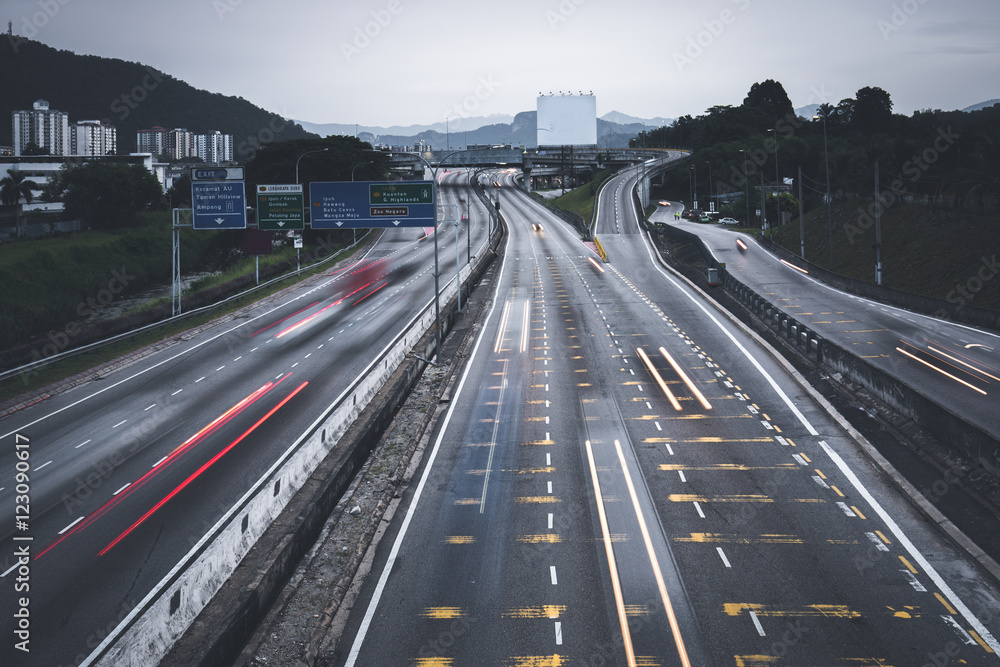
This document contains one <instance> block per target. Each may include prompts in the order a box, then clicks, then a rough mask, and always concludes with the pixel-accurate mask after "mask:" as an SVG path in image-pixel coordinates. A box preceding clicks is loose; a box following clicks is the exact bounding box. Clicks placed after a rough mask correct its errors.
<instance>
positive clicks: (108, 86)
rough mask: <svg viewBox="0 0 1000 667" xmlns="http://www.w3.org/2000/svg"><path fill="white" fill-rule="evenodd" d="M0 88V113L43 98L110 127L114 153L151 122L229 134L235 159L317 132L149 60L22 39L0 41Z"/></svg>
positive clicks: (5, 135) (3, 133) (0, 127)
mask: <svg viewBox="0 0 1000 667" xmlns="http://www.w3.org/2000/svg"><path fill="white" fill-rule="evenodd" d="M0 90H2V91H4V94H3V95H2V96H0V119H9V118H10V117H11V112H12V111H18V110H22V109H31V108H32V104H33V103H34V102H35V100H38V99H45V100H48V101H49V103H50V105H51V108H52V109H53V110H57V111H64V112H66V113H67V114H69V121H70V122H71V123H75V122H78V121H81V120H105V121H107V122H108V123H110V124H111V125H114V126H115V127H116V128H117V132H118V153H119V154H125V153H130V152H134V151H135V150H136V132H137V131H138V130H141V129H147V128H151V127H155V126H161V127H168V128H185V129H188V130H190V131H192V132H194V133H198V134H203V133H209V132H214V131H216V130H218V131H220V132H222V133H224V134H231V135H233V143H234V157H235V158H236V159H237V160H242V159H247V158H248V157H249V156H250V155H252V154H253V152H254V151H255V150H256V149H257V148H259V147H260V145H262V144H266V143H269V142H270V141H274V140H286V139H301V138H309V137H315V135H313V134H312V133H309V132H306V131H305V130H304V129H303V128H302V127H301V126H299V125H296V124H295V123H289V122H288V121H287V120H285V119H284V118H282V117H281V116H280V115H279V114H276V113H272V112H270V111H267V110H266V109H262V108H260V107H258V106H256V105H254V104H252V103H250V102H248V101H247V100H245V99H243V98H242V97H234V96H225V95H221V94H219V93H213V92H210V91H207V90H200V89H197V88H195V87H194V86H191V85H190V84H188V83H186V82H184V81H182V80H180V79H177V78H175V77H173V76H171V75H170V74H167V73H165V72H161V71H160V70H158V69H156V68H153V67H150V66H148V65H143V64H141V63H137V62H130V61H125V60H121V59H118V58H103V57H100V56H89V55H79V54H76V53H73V52H72V51H67V50H60V49H55V48H52V47H50V46H47V45H45V44H43V43H41V42H36V41H34V40H29V39H24V38H18V39H17V40H16V42H15V41H13V40H0ZM11 132H12V124H11V122H10V121H9V120H7V121H6V122H0V145H11V144H12V143H13V141H12V136H11Z"/></svg>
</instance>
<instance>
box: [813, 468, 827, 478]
mask: <svg viewBox="0 0 1000 667" xmlns="http://www.w3.org/2000/svg"><path fill="white" fill-rule="evenodd" d="M814 470H815V471H816V474H817V475H819V476H820V477H821V478H823V479H826V475H824V474H823V473H822V472H820V470H819V468H814Z"/></svg>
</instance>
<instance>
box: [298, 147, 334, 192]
mask: <svg viewBox="0 0 1000 667" xmlns="http://www.w3.org/2000/svg"><path fill="white" fill-rule="evenodd" d="M328 150H330V149H329V148H317V149H316V150H314V151H306V152H305V153H303V154H302V155H300V156H299V159H298V160H296V161H295V184H296V185H298V183H299V162H300V161H301V160H302V158H304V157H305V156H307V155H309V154H310V153H322V152H323V151H328Z"/></svg>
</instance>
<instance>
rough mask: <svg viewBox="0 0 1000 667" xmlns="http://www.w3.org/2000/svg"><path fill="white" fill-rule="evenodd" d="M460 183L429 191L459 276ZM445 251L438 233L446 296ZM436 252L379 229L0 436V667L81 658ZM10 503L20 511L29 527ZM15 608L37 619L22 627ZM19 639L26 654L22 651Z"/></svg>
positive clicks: (273, 450)
mask: <svg viewBox="0 0 1000 667" xmlns="http://www.w3.org/2000/svg"><path fill="white" fill-rule="evenodd" d="M467 183H468V175H467V174H464V173H458V172H450V173H448V174H446V175H443V176H442V186H441V187H440V188H439V190H438V191H439V203H442V204H448V205H456V206H458V205H460V206H461V209H462V212H464V211H465V209H466V205H465V204H460V203H459V197H460V196H461V197H463V198H467V201H469V202H471V207H470V211H471V218H472V225H471V231H472V237H471V240H470V239H468V238H467V235H466V229H467V228H468V227H469V226H468V225H463V228H462V234H461V238H460V240H459V243H458V252H459V256H460V260H461V262H462V263H463V264H464V263H465V262H466V261H467V250H468V248H469V246H470V245H471V248H472V252H473V254H475V253H477V252H480V251H481V249H482V247H483V246H484V243H485V240H486V230H487V224H488V222H487V216H486V212H485V209H484V208H483V207H482V205H481V204H480V203H479V202H478V200H476V199H475V197H474V195H472V192H471V190H469V189H468V187H467ZM192 233H197V232H192ZM455 238H456V232H455V226H454V225H450V224H449V225H442V226H441V231H440V238H439V245H440V247H439V254H440V261H441V273H442V276H441V287H442V288H444V286H445V285H446V284H447V283H448V281H449V280H454V277H455V253H456V249H455ZM433 247H434V244H433V238H431V237H425V235H424V230H423V229H414V228H405V229H393V230H385V232H384V234H382V235H381V237H380V238H379V240H378V241H377V243H376V244H375V245H374V247H373V248H371V249H370V250H369V251H368V252H367V253H366V254H365V256H364V257H362V258H360V259H359V260H358V261H357V262H356V263H354V264H352V265H351V266H350V267H348V268H346V269H341V270H339V271H337V272H333V271H328V272H327V274H325V275H321V276H319V277H318V278H316V279H313V280H309V281H305V282H304V283H303V284H302V285H301V286H300V287H298V288H296V289H293V290H287V291H285V292H284V293H283V294H282V295H281V296H280V297H275V298H271V299H267V300H265V301H263V302H261V303H259V304H257V305H256V306H253V307H250V308H247V309H244V310H242V311H240V312H239V313H238V314H237V315H236V316H235V317H233V318H230V317H227V318H221V319H220V320H217V321H216V322H215V323H213V324H212V325H208V326H204V327H201V328H200V329H197V330H194V331H191V332H189V333H188V334H186V335H184V336H180V337H177V338H176V340H175V341H174V343H173V344H172V345H169V346H166V347H165V348H164V349H162V350H160V351H158V352H155V353H153V354H151V355H148V356H145V357H142V358H140V359H138V360H137V361H135V362H134V363H132V364H129V365H126V366H124V367H122V368H120V369H118V370H116V371H114V372H111V373H109V374H107V375H105V376H103V377H102V378H100V379H99V380H96V379H95V380H94V381H91V382H87V383H85V384H83V385H81V386H78V387H76V388H75V389H72V390H69V391H66V392H63V393H59V394H56V395H54V396H52V397H50V398H49V399H47V400H45V401H43V402H41V403H38V404H36V405H33V406H31V407H28V408H26V409H23V410H21V411H19V412H16V413H14V414H12V415H10V416H8V417H7V418H5V419H4V420H3V421H2V422H0V443H2V444H0V480H2V481H0V543H2V545H3V547H2V552H0V587H2V590H3V594H2V596H0V614H2V617H3V621H0V629H2V632H0V636H2V637H3V638H4V639H3V642H2V644H0V664H3V665H46V666H49V665H68V664H79V663H80V662H82V661H83V660H84V659H85V658H86V656H87V655H88V654H89V653H90V652H91V650H92V649H93V648H94V647H96V646H97V644H98V643H99V642H100V641H101V640H102V639H103V638H104V637H105V636H106V635H107V634H108V633H109V632H110V631H111V630H112V629H113V628H114V627H115V626H116V625H117V624H118V623H119V621H120V620H121V619H122V618H124V617H125V615H126V614H128V612H129V611H131V609H132V608H133V607H134V606H135V605H136V604H137V603H138V602H139V601H140V600H141V599H142V598H143V597H144V596H145V595H146V593H147V592H148V591H150V590H151V589H152V588H153V587H154V586H155V585H156V584H157V582H159V581H160V580H161V579H162V578H163V577H164V576H165V575H166V574H167V573H168V572H169V571H170V569H171V568H172V567H173V566H174V565H175V564H176V563H178V562H179V561H180V560H181V559H182V557H183V556H184V555H185V554H186V553H187V552H188V551H189V550H190V549H191V548H192V546H193V545H195V544H196V543H197V542H198V540H199V539H200V538H201V537H202V536H203V535H204V534H205V533H206V532H207V531H208V530H209V529H210V528H211V527H212V526H213V525H214V524H215V523H216V521H217V520H218V519H219V518H220V517H221V516H222V515H223V514H225V512H226V511H227V510H228V509H229V508H230V507H231V506H232V505H233V504H234V503H236V502H237V501H238V500H239V499H240V498H241V496H243V494H244V493H245V492H246V491H247V489H249V488H250V487H251V486H252V485H253V484H254V483H255V482H256V481H257V480H258V478H260V477H261V476H262V475H263V474H264V473H265V472H266V471H267V470H268V469H269V468H270V467H271V466H272V464H273V463H274V461H276V460H277V459H278V458H279V457H281V456H282V455H283V454H284V453H285V451H286V449H288V447H289V446H290V445H291V444H292V443H293V442H294V441H295V440H296V438H297V437H298V436H299V435H300V434H301V433H303V432H304V431H305V430H306V429H307V427H308V426H309V424H311V423H312V422H313V421H314V420H315V419H317V417H319V416H320V415H321V414H322V413H323V412H324V411H325V410H326V409H327V408H328V406H329V405H330V404H331V403H332V402H333V401H334V400H335V399H336V397H337V396H339V395H340V394H341V392H342V391H344V389H345V388H347V387H348V386H349V385H350V384H351V383H352V382H353V381H354V380H355V378H356V377H358V375H359V373H361V372H362V370H363V369H364V368H365V367H366V365H367V364H368V363H369V362H370V361H371V360H372V359H374V358H376V357H377V356H378V355H379V354H380V351H381V350H382V349H383V348H384V347H385V346H386V345H387V344H388V343H389V342H390V341H391V340H392V339H393V337H394V336H395V335H396V334H397V333H398V332H399V331H400V330H402V328H403V327H404V326H405V325H406V324H407V323H408V322H409V321H410V320H411V318H413V317H414V316H415V315H416V314H417V313H418V312H419V311H420V310H422V309H423V308H425V307H426V306H427V305H428V304H429V303H431V301H432V300H433V286H434V278H433V270H434V249H433ZM449 259H450V262H449V261H448V260H449ZM15 441H17V442H22V441H23V442H24V443H27V444H26V445H24V447H23V451H24V452H26V454H25V455H24V456H23V457H22V460H19V459H18V458H16V455H15ZM18 451H22V450H18ZM25 461H26V462H25ZM19 465H20V466H21V468H18V466H19ZM18 470H21V471H22V473H23V476H22V478H21V480H19V481H21V482H22V483H23V484H24V486H23V487H22V488H21V489H18V487H17V484H16V483H15V481H18V480H17V478H16V477H15V475H16V473H17V472H18ZM22 495H23V496H24V497H23V498H22V497H20V496H22ZM17 504H25V505H28V504H30V511H29V512H27V513H29V514H30V520H29V521H27V522H26V523H25V524H19V523H15V520H16V519H15V509H16V505H17ZM18 513H23V512H22V511H21V510H18ZM25 538H28V539H25ZM25 549H27V551H24V550H25ZM22 553H27V554H30V555H28V556H26V557H25V558H24V559H23V561H19V560H18V559H17V558H16V554H22ZM24 566H27V567H24ZM21 597H24V598H25V599H27V600H28V602H29V604H28V605H25V604H23V603H20V600H19V598H21ZM24 606H27V608H28V610H29V614H30V618H29V619H27V621H24V620H20V619H19V620H17V621H15V619H14V613H15V610H17V609H19V608H21V607H24ZM15 624H17V625H15ZM18 627H22V628H26V629H27V630H28V634H27V636H28V637H29V639H30V642H29V643H28V644H25V645H24V646H25V647H27V648H30V653H27V652H24V651H21V650H18V649H17V648H15V646H14V645H15V643H16V642H15V640H14V639H12V638H14V637H15V633H14V630H15V629H16V628H18Z"/></svg>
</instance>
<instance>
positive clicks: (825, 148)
mask: <svg viewBox="0 0 1000 667" xmlns="http://www.w3.org/2000/svg"><path fill="white" fill-rule="evenodd" d="M816 119H822V120H823V154H824V155H825V156H826V228H827V233H828V235H829V243H830V270H831V271H833V212H832V210H831V203H830V201H831V199H830V148H829V145H828V144H827V142H826V114H825V113H824V114H822V115H816V116H813V120H816Z"/></svg>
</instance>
